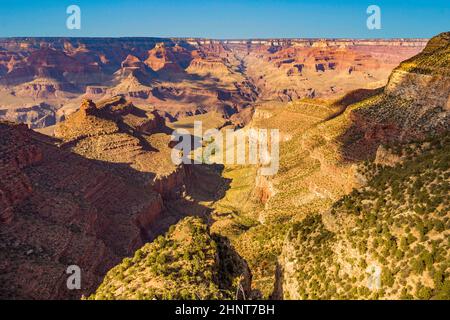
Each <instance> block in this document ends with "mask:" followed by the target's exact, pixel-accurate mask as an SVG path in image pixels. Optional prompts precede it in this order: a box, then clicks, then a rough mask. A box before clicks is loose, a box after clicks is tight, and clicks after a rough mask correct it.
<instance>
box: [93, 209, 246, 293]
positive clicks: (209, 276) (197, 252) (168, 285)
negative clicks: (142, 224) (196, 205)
mask: <svg viewBox="0 0 450 320" xmlns="http://www.w3.org/2000/svg"><path fill="white" fill-rule="evenodd" d="M250 284H251V274H250V271H249V270H248V267H247V265H246V263H245V262H244V261H243V260H242V259H241V258H240V257H239V256H238V255H237V254H236V253H235V252H234V251H233V249H232V247H231V246H230V245H229V244H228V243H227V241H226V240H224V239H222V238H220V237H218V236H217V235H210V233H209V230H208V227H207V226H206V225H205V224H204V223H203V222H202V220H201V219H199V218H193V217H189V218H185V219H184V220H182V221H180V222H179V223H178V224H176V225H174V226H172V227H171V228H170V230H169V231H168V233H167V234H166V235H165V236H160V237H158V238H157V239H156V240H155V241H154V242H153V243H151V244H146V245H145V246H143V247H142V248H140V249H139V250H138V251H136V253H135V255H134V257H133V258H126V259H124V260H123V261H122V263H121V264H119V265H118V266H116V267H114V268H113V269H112V270H110V271H109V272H108V274H107V275H106V277H105V279H104V280H103V283H102V284H101V285H100V287H99V288H98V289H97V291H96V292H95V294H93V295H92V296H90V297H89V299H101V300H104V299H146V300H151V299H158V300H160V299H194V300H195V299H231V298H245V297H246V296H247V297H248V296H249V291H250Z"/></svg>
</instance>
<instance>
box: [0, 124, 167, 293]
mask: <svg viewBox="0 0 450 320" xmlns="http://www.w3.org/2000/svg"><path fill="white" fill-rule="evenodd" d="M0 139H1V147H0V163H1V165H0V166H1V169H2V170H1V174H0V175H1V182H0V199H1V200H0V217H1V218H0V246H1V250H0V261H1V263H0V283H1V284H2V285H1V286H0V297H1V298H3V299H58V298H59V299H63V298H64V299H66V298H78V297H80V295H81V294H82V293H84V294H88V293H90V292H92V290H93V289H94V288H95V287H96V286H97V285H98V283H99V282H100V281H101V279H102V277H103V275H104V274H105V273H106V272H107V271H108V270H109V269H110V268H111V267H112V266H114V265H115V264H116V263H118V262H119V261H120V260H121V259H122V258H123V257H124V256H127V255H130V254H132V253H133V252H134V250H136V249H137V248H139V247H140V246H142V245H143V243H144V242H145V241H146V239H147V232H148V230H149V227H150V225H151V224H152V222H154V221H155V219H157V218H158V217H159V216H160V215H161V214H162V211H163V202H162V199H161V196H160V195H159V194H158V193H156V192H154V191H152V190H150V189H148V188H147V189H146V188H144V187H143V186H142V185H141V184H139V183H138V182H137V181H134V180H132V179H129V178H128V179H127V178H124V175H123V176H118V175H116V174H114V171H115V170H116V168H114V166H113V165H111V164H109V163H106V162H101V161H94V160H88V159H85V158H83V157H80V156H79V155H76V154H74V153H71V152H67V151H65V150H61V148H58V147H57V146H56V145H55V144H54V141H52V140H50V139H48V137H46V136H44V135H40V134H37V133H35V132H33V131H31V130H29V129H27V128H26V127H25V126H16V125H13V124H10V123H1V124H0ZM122 171H126V170H124V169H122ZM72 264H75V265H78V266H79V267H80V268H81V270H82V290H81V291H79V290H74V291H71V290H68V289H67V287H66V279H67V275H66V269H67V267H68V266H69V265H72Z"/></svg>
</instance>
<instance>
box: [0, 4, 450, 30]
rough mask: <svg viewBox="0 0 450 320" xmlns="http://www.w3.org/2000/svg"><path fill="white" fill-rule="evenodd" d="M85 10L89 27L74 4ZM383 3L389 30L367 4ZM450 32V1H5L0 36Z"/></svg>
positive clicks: (1, 8)
mask: <svg viewBox="0 0 450 320" xmlns="http://www.w3.org/2000/svg"><path fill="white" fill-rule="evenodd" d="M71 4H76V5H78V6H79V7H80V8H81V14H82V16H81V21H82V22H81V23H82V24H81V30H68V29H67V28H66V19H67V16H68V15H67V14H66V8H67V6H69V5H71ZM371 4H375V5H378V6H379V7H380V8H381V23H382V28H381V30H369V29H367V27H366V19H367V17H368V15H367V13H366V8H367V7H368V6H369V5H371ZM443 31H450V0H435V1H433V0H428V1H427V0H408V1H406V0H402V1H396V0H391V1H385V0H370V1H365V0H358V1H356V0H354V1H351V0H342V1H328V0H321V1H302V0H241V1H236V0H208V1H204V0H198V1H191V0H157V1H153V0H123V1H118V0H98V1H94V0H91V1H86V0H78V1H77V0H69V1H66V0H54V1H49V0H40V1H37V0H36V1H34V0H33V1H31V0H30V1H24V0H8V1H6V0H0V37H11V36H74V37H84V36H89V37H97V36H98V37H107V36H112V37H118V36H159V37H166V36H172V37H207V38H270V37H283V38H290V37H313V38H317V37H319V38H320V37H339V38H342V37H354V38H366V37H367V38H379V37H387V38H392V37H431V36H433V35H435V34H437V33H439V32H443Z"/></svg>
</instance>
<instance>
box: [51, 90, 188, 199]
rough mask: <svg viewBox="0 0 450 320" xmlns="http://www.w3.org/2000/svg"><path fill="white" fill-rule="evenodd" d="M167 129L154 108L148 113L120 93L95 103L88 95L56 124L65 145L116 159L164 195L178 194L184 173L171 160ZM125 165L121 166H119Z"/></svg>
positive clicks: (118, 170)
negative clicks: (87, 98)
mask: <svg viewBox="0 0 450 320" xmlns="http://www.w3.org/2000/svg"><path fill="white" fill-rule="evenodd" d="M168 133H170V129H169V128H168V127H166V125H165V120H164V118H162V117H161V116H160V115H159V114H158V113H157V112H156V111H151V112H146V111H144V110H142V109H139V108H137V107H136V106H134V105H133V104H132V103H130V102H128V101H126V99H125V98H124V97H123V96H116V97H113V98H111V99H107V100H103V101H100V102H98V103H97V105H96V104H95V103H93V102H92V101H90V100H86V101H84V102H83V103H82V106H81V108H80V110H79V111H77V112H75V113H74V114H72V115H70V116H69V117H68V118H67V120H66V121H64V122H61V123H59V124H58V125H57V126H56V128H55V136H56V137H57V138H60V139H63V141H64V142H65V143H64V146H66V147H67V148H69V149H70V150H71V151H73V152H75V153H78V154H80V155H82V156H83V157H86V158H90V159H96V160H100V161H106V162H108V163H114V164H120V166H116V168H115V171H116V173H117V174H119V175H123V174H126V175H131V176H133V179H135V180H136V181H139V183H141V185H142V186H150V187H151V188H152V189H153V190H155V191H157V192H158V193H160V194H161V196H162V197H164V198H173V197H178V196H179V195H180V194H181V193H182V191H183V190H184V185H185V181H186V179H187V175H188V172H187V171H186V168H185V167H184V166H182V165H175V164H173V162H172V160H171V150H172V149H171V147H170V135H168ZM124 164H126V165H125V166H126V167H128V169H129V170H128V169H127V170H122V169H121V166H124Z"/></svg>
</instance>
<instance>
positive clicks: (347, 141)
mask: <svg viewBox="0 0 450 320" xmlns="http://www.w3.org/2000/svg"><path fill="white" fill-rule="evenodd" d="M449 45H450V42H449V35H448V33H444V34H441V35H439V36H437V37H435V38H433V39H432V40H430V43H429V45H428V46H427V47H426V48H425V50H424V52H423V53H420V54H419V55H417V56H416V57H414V58H412V59H410V60H408V61H406V62H404V63H402V64H400V66H399V67H398V68H397V69H396V70H395V71H394V72H393V74H392V75H391V77H390V80H389V83H388V84H387V86H386V88H385V89H384V91H383V92H382V93H380V94H378V95H375V96H373V97H371V98H369V99H366V100H363V101H362V102H359V103H357V104H354V105H352V106H351V107H349V108H348V109H347V110H346V112H344V114H342V115H340V116H338V117H336V118H334V119H333V120H330V121H329V123H330V124H331V123H333V122H335V123H336V122H338V121H340V122H341V123H343V122H344V123H345V122H346V123H347V125H346V126H345V127H344V128H346V129H345V130H344V131H342V127H341V130H340V132H341V135H340V136H338V137H337V138H338V139H337V141H339V142H340V151H341V154H342V156H343V159H344V160H345V161H347V162H350V163H352V162H353V163H355V162H356V163H358V168H359V169H358V172H356V174H355V175H354V176H355V177H356V178H357V180H358V184H359V186H358V184H354V185H353V186H354V187H356V188H355V189H354V190H353V191H352V192H351V193H350V194H349V195H346V196H344V197H342V198H340V200H339V201H337V202H335V203H334V204H333V206H332V208H331V209H330V210H327V209H326V208H323V209H322V210H317V211H316V213H315V214H312V215H310V216H308V217H307V218H306V219H304V220H303V221H301V222H299V223H297V224H295V225H294V227H293V229H292V230H291V231H290V233H289V236H288V239H287V240H286V241H285V244H284V248H283V254H282V256H281V258H280V261H279V262H280V266H279V268H280V271H279V278H278V282H279V286H278V287H277V288H276V290H275V291H276V294H277V295H278V296H279V297H285V298H291V299H298V298H309V299H311V298H416V299H430V298H444V299H448V297H449V291H448V290H449V282H448V279H449V278H448V277H449V269H448V261H449V258H450V256H449V252H450V250H449V246H448V241H447V240H448V232H449V231H448V230H449V227H450V226H449V224H448V221H449V208H448V205H449V197H448V181H449V180H448V178H449V176H448V175H449V161H448V160H449V159H448V154H449V139H448V131H449V123H450V122H449V116H450V111H449V110H448V109H447V108H446V107H445V104H446V103H447V101H448V99H449V94H450V91H449V90H448V88H449V87H448V86H449V84H450V77H449V76H450V72H449V71H450V69H448V67H447V66H448V63H449V61H450V60H449V59H450V54H449V51H448V48H449ZM400 78H401V79H402V80H399V79H400ZM346 116H347V119H348V120H350V122H349V121H348V120H347V121H342V120H343V118H344V117H346ZM413 141H416V142H414V143H413ZM411 143H412V144H411ZM382 144H384V145H387V146H382ZM362 159H366V160H367V161H366V162H361V161H359V160H362ZM325 266H326V267H325Z"/></svg>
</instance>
